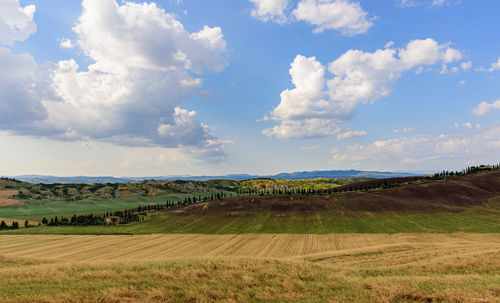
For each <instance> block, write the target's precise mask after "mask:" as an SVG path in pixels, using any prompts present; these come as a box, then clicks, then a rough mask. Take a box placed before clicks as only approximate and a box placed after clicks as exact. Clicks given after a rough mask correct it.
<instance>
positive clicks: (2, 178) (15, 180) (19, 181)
mask: <svg viewBox="0 0 500 303" xmlns="http://www.w3.org/2000/svg"><path fill="white" fill-rule="evenodd" d="M0 180H2V181H11V182H16V183H23V181H21V180H18V179H16V178H8V177H0Z"/></svg>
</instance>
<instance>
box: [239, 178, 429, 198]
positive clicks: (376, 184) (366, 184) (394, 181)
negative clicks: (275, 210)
mask: <svg viewBox="0 0 500 303" xmlns="http://www.w3.org/2000/svg"><path fill="white" fill-rule="evenodd" d="M423 180H431V177H430V176H414V177H398V178H387V179H374V180H368V181H361V182H356V183H352V184H348V185H343V186H338V187H334V188H323V189H321V188H320V189H318V188H295V189H288V188H284V189H283V188H274V189H272V190H269V189H265V190H254V189H239V190H237V192H236V194H237V195H238V196H245V195H247V196H248V195H249V196H252V195H259V196H265V195H330V194H334V193H342V192H344V193H345V192H353V191H367V190H371V189H377V188H390V187H395V186H399V185H401V184H407V183H411V182H417V181H423Z"/></svg>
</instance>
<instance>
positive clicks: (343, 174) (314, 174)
mask: <svg viewBox="0 0 500 303" xmlns="http://www.w3.org/2000/svg"><path fill="white" fill-rule="evenodd" d="M422 174H425V173H410V172H379V171H361V170H323V171H303V172H293V173H281V174H277V175H248V174H229V175H223V176H189V175H172V176H157V177H119V178H117V177H106V176H103V177H87V176H76V177H56V176H43V175H22V176H15V177H14V178H16V179H18V180H21V181H24V182H28V183H67V184H71V183H86V184H93V183H126V182H138V181H143V180H151V179H154V180H157V181H173V180H191V181H206V180H214V179H225V180H248V179H256V178H271V179H283V180H295V179H315V178H351V177H358V178H361V177H367V178H392V177H405V176H416V175H422Z"/></svg>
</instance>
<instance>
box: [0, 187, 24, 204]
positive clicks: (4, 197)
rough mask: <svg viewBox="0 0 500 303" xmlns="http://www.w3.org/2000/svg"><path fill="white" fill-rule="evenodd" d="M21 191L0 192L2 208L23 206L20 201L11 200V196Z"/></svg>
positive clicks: (5, 190) (8, 190)
mask: <svg viewBox="0 0 500 303" xmlns="http://www.w3.org/2000/svg"><path fill="white" fill-rule="evenodd" d="M18 192H19V191H17V190H11V189H3V190H0V207H6V206H13V205H20V204H22V203H21V202H20V201H19V200H16V199H10V197H11V196H13V195H15V194H17V193H18Z"/></svg>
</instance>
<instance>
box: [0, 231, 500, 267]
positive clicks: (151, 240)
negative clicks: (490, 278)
mask: <svg viewBox="0 0 500 303" xmlns="http://www.w3.org/2000/svg"><path fill="white" fill-rule="evenodd" d="M431 247H432V248H435V249H437V250H439V251H448V250H453V249H462V250H464V251H471V249H472V250H474V251H475V250H476V249H479V250H482V249H493V250H496V249H499V248H500V234H469V233H456V234H327V235H315V234H306V235H302V234H242V235H202V234H155V235H134V236H125V235H112V236H106V235H103V236H94V235H2V236H0V255H2V256H11V257H29V258H37V259H53V260H65V261H113V260H120V261H124V260H141V261H163V260H168V259H171V258H182V257H252V258H279V259H294V260H297V259H305V260H308V261H316V262H317V261H321V262H330V259H332V258H333V259H335V260H337V259H336V258H338V257H339V256H341V255H345V254H354V255H358V254H365V253H366V254H373V253H376V252H377V251H381V250H382V251H385V252H387V251H405V250H409V251H412V252H414V251H421V250H423V251H429V252H432V250H430V249H428V248H431ZM357 259H358V258H357Z"/></svg>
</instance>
